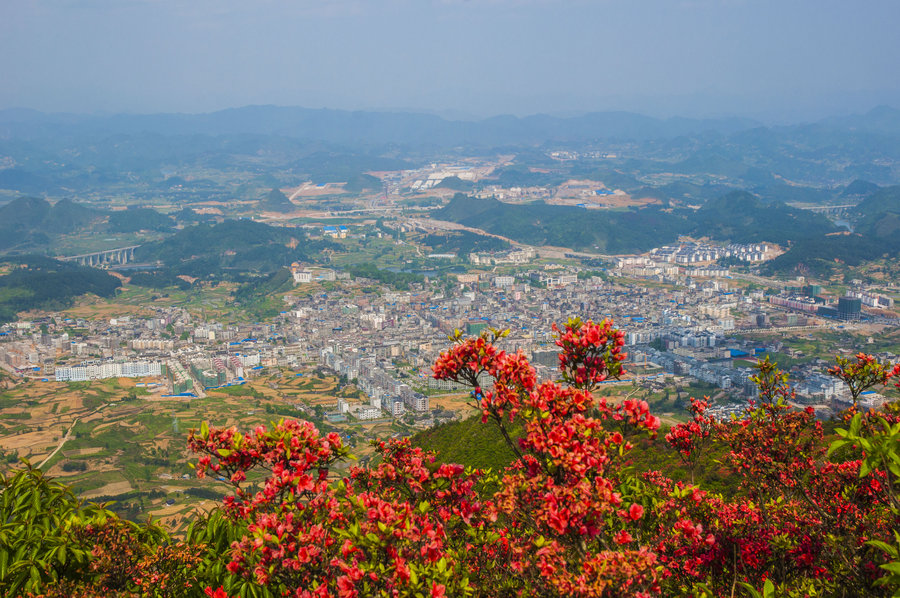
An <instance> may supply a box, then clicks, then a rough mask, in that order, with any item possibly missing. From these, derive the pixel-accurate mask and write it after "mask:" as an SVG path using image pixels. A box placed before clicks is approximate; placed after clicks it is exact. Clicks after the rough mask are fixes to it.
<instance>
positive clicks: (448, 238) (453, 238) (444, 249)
mask: <svg viewBox="0 0 900 598" xmlns="http://www.w3.org/2000/svg"><path fill="white" fill-rule="evenodd" d="M422 243H423V244H424V245H427V246H428V247H431V249H432V250H433V251H434V252H435V253H456V254H459V255H467V254H469V253H472V252H477V251H504V250H507V249H509V248H510V247H511V245H510V244H509V243H508V242H507V241H504V240H503V239H498V238H496V237H487V236H484V235H476V234H475V233H471V232H469V231H457V232H453V233H448V234H440V235H438V234H433V235H426V236H425V237H423V238H422Z"/></svg>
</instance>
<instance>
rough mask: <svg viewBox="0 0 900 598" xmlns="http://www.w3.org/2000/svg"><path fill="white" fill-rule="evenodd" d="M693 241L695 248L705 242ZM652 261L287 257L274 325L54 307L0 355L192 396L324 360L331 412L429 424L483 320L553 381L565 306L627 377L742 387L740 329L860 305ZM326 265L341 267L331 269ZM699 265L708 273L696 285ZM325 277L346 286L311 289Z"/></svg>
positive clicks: (827, 394)
mask: <svg viewBox="0 0 900 598" xmlns="http://www.w3.org/2000/svg"><path fill="white" fill-rule="evenodd" d="M698 247H699V246H698ZM698 247H695V248H694V249H697V251H706V249H703V248H699V249H698ZM750 249H753V248H750V247H749V246H748V251H749V250H750ZM658 259H659V256H657V258H652V257H634V258H622V259H621V260H620V261H619V263H617V268H616V271H611V272H609V274H613V275H614V274H615V273H616V272H617V271H618V272H619V273H621V272H623V271H628V270H629V269H636V268H643V267H650V264H661V265H662V267H666V268H673V269H674V270H673V271H672V272H671V280H672V281H673V284H672V285H667V286H665V287H662V288H661V287H659V286H657V285H651V284H646V285H645V284H643V283H641V282H637V283H635V282H629V281H627V280H625V279H623V278H621V277H617V276H611V277H610V276H606V275H605V274H604V275H603V276H597V275H594V273H592V272H588V271H585V270H582V271H580V272H579V269H578V268H577V267H574V266H565V267H562V266H559V267H554V266H553V265H548V266H544V267H540V268H538V267H533V268H530V269H529V268H528V267H520V268H518V269H517V270H516V271H515V273H514V274H513V273H509V274H506V273H497V272H482V273H475V272H470V273H465V274H458V275H456V284H455V285H448V284H447V281H443V280H441V281H430V282H428V281H426V282H423V283H413V284H412V285H411V287H410V290H409V291H395V290H389V289H387V288H381V289H379V292H371V286H372V281H366V280H355V279H348V278H347V277H346V276H344V275H343V273H338V272H335V271H334V270H326V269H318V270H314V269H312V268H310V269H304V268H303V267H301V266H300V264H295V265H294V266H293V267H292V273H293V275H294V277H295V280H297V279H298V277H301V280H299V281H298V284H310V285H313V286H310V287H309V288H308V289H307V290H308V291H309V292H305V293H303V294H300V293H298V294H297V295H298V296H292V295H288V296H286V297H285V301H286V302H285V306H284V311H283V312H282V314H281V315H280V316H278V317H276V318H275V319H274V320H272V321H270V322H266V323H252V324H251V323H247V324H226V323H222V322H216V321H213V320H209V319H206V320H203V319H198V318H197V316H195V315H192V314H190V313H189V312H187V311H185V310H184V309H181V308H176V307H166V308H159V309H157V310H156V313H155V315H154V316H152V317H146V318H136V317H131V318H127V317H126V318H114V319H111V320H71V319H69V320H66V319H63V318H62V317H60V316H57V317H56V318H50V317H48V318H44V319H42V320H35V321H33V322H18V323H13V324H7V325H4V326H3V327H0V366H2V367H4V368H5V369H7V370H8V371H15V372H19V373H23V374H27V375H42V376H48V377H49V376H55V377H56V379H57V380H67V381H77V380H90V379H95V378H101V377H108V376H141V377H144V376H146V377H151V378H157V379H159V381H160V382H161V383H162V384H164V385H165V386H166V390H167V391H168V392H170V393H172V394H182V393H197V394H201V393H202V392H203V390H204V389H206V388H209V387H214V386H221V385H223V384H229V383H233V382H235V381H240V380H242V379H247V378H250V377H252V376H254V375H255V374H258V373H259V372H260V371H264V369H265V368H269V367H287V368H295V367H300V366H310V365H318V366H320V367H322V366H324V367H326V368H329V369H331V370H333V371H334V372H336V373H338V374H339V375H341V376H345V377H346V379H347V380H355V383H356V385H357V387H358V388H359V389H360V390H361V391H362V392H363V393H364V395H365V396H364V397H361V398H358V399H351V398H344V399H341V402H340V404H339V405H338V406H337V413H336V416H343V417H353V418H356V419H358V420H364V421H373V420H380V419H382V418H396V417H401V416H403V417H411V418H413V420H414V421H416V422H428V421H433V419H432V417H433V413H434V412H433V411H432V410H431V401H430V399H429V396H430V395H432V394H434V393H438V392H452V391H455V390H459V388H458V386H457V385H455V384H453V383H449V382H446V381H437V380H434V379H433V378H432V376H431V375H430V374H431V373H430V366H431V365H432V364H433V363H434V361H435V360H436V358H437V357H438V355H439V353H440V352H441V351H442V350H445V349H446V348H447V346H448V340H447V335H448V334H449V333H452V332H453V331H454V330H455V329H461V330H464V331H465V332H466V333H467V334H478V333H480V332H481V331H483V330H484V329H485V328H486V327H494V328H501V329H508V330H509V331H510V333H509V335H508V336H507V337H505V338H504V339H502V341H500V348H501V349H504V350H507V351H518V350H521V351H523V352H524V353H525V354H526V355H527V356H529V357H530V358H531V359H532V361H533V364H534V365H535V368H536V369H537V372H538V376H539V378H542V379H550V378H555V377H556V376H557V373H556V364H557V361H556V355H555V354H556V349H557V348H556V345H555V336H554V332H553V330H552V329H551V325H552V324H553V323H554V322H556V323H562V322H565V321H566V320H567V319H568V318H570V317H573V316H578V317H581V318H582V319H593V320H595V321H598V320H601V319H603V318H612V319H613V320H614V322H615V324H616V325H617V326H618V327H620V328H622V329H624V330H625V332H626V343H627V346H628V352H629V353H630V354H631V358H630V359H631V363H632V364H634V365H637V366H639V367H638V368H637V370H636V373H635V374H634V381H635V382H636V383H639V384H648V385H649V384H656V383H657V382H658V381H659V380H660V376H662V377H663V378H662V379H665V376H684V377H689V378H693V379H696V380H700V381H703V382H706V383H708V384H712V385H715V386H717V387H718V388H720V389H723V390H725V391H727V392H729V393H735V394H742V393H752V392H753V389H752V383H750V382H749V379H750V376H751V375H752V374H753V373H754V372H753V370H752V369H751V368H749V367H746V366H747V363H746V360H745V358H753V357H755V356H758V355H761V354H764V353H766V352H772V351H779V350H783V349H784V348H783V347H780V346H775V344H773V343H762V344H758V343H757V344H754V343H753V341H748V340H743V338H746V336H744V335H743V333H747V334H752V333H754V332H755V331H758V330H759V329H769V327H771V326H788V327H791V326H805V327H807V328H809V329H810V330H813V329H814V328H815V327H824V328H828V327H833V326H837V325H838V324H837V323H830V322H829V321H828V319H827V318H822V317H820V316H823V315H825V316H828V315H831V312H830V311H829V310H834V315H835V317H837V318H839V319H842V320H848V321H850V320H854V319H856V318H858V317H859V315H860V314H861V305H862V301H863V298H862V297H859V296H852V295H850V296H846V297H840V298H838V300H837V301H836V302H833V303H831V304H829V303H828V302H827V301H824V300H821V301H820V300H819V299H821V296H822V290H821V289H820V288H818V287H809V288H807V289H801V290H796V291H791V292H785V293H783V294H781V295H774V296H768V295H765V294H764V293H763V292H761V291H747V290H740V289H734V288H730V287H729V286H728V285H727V284H725V283H722V282H721V281H717V280H715V277H716V276H717V275H718V274H721V273H720V272H719V271H718V270H717V269H716V268H715V267H713V266H703V265H699V266H697V267H696V268H693V269H692V268H685V267H683V266H680V265H678V263H677V262H676V263H673V262H669V261H665V260H662V261H657V260H658ZM653 267H656V266H653ZM328 272H330V273H332V274H333V275H334V278H331V277H326V274H327V273H328ZM304 273H308V274H309V277H308V278H307V277H306V276H305V275H304ZM314 274H315V275H314ZM579 274H580V275H579ZM704 277H708V278H709V279H708V280H702V281H701V280H700V279H701V278H704ZM342 278H343V280H341V279H342ZM324 280H341V284H338V285H319V286H315V284H316V282H318V281H324ZM364 288H366V289H367V292H365V293H364V292H363V289H364ZM856 292H859V293H864V291H862V290H859V289H858V290H857V291H856ZM817 298H818V299H817ZM823 310H824V311H823ZM842 325H843V324H842ZM883 357H884V358H895V357H896V356H893V357H892V356H889V355H885V356H883ZM34 368H40V370H39V371H40V374H35V370H34ZM797 373H798V374H799V375H800V376H799V378H798V383H799V384H800V386H799V388H800V389H801V390H802V392H801V393H800V394H801V395H802V397H804V398H803V400H804V401H809V402H813V403H816V404H819V403H823V404H834V402H835V401H840V400H843V399H842V396H843V395H842V394H841V389H840V388H839V387H836V386H835V385H834V384H833V383H831V382H830V381H829V380H828V379H826V378H822V377H817V376H814V375H812V374H808V375H807V372H802V371H801V372H797ZM483 382H484V385H485V386H489V384H490V380H484V381H483ZM872 400H876V399H875V398H873V399H872Z"/></svg>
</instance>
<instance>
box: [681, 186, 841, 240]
mask: <svg viewBox="0 0 900 598" xmlns="http://www.w3.org/2000/svg"><path fill="white" fill-rule="evenodd" d="M691 222H692V224H693V227H692V230H691V234H692V235H693V236H697V237H710V238H712V239H720V240H728V241H733V242H735V243H753V242H759V241H771V242H772V243H778V244H781V245H783V244H786V243H790V242H794V241H797V240H799V239H807V238H813V237H821V236H822V235H825V234H828V233H832V232H834V231H836V230H837V227H836V226H835V225H834V224H833V223H832V222H831V221H830V220H828V218H826V217H825V216H823V215H822V214H817V213H815V212H810V211H808V210H799V209H796V208H791V207H789V206H787V205H785V204H783V203H781V202H772V203H763V202H762V201H760V200H759V199H758V198H756V197H754V196H753V195H751V194H750V193H747V192H745V191H733V192H731V193H728V194H727V195H724V196H722V197H719V198H718V199H714V200H710V201H708V202H707V203H706V204H704V205H703V207H701V208H700V209H699V210H697V213H696V214H695V215H694V216H693V217H691Z"/></svg>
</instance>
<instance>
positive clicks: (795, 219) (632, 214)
mask: <svg viewBox="0 0 900 598" xmlns="http://www.w3.org/2000/svg"><path fill="white" fill-rule="evenodd" d="M434 217H435V218H438V219H442V220H449V221H452V222H458V223H460V224H465V225H467V226H472V227H477V228H481V229H483V230H485V231H487V232H489V233H493V234H497V235H502V236H504V237H509V238H511V239H513V240H515V241H520V242H522V243H528V244H529V245H553V246H559V247H570V248H573V249H592V248H593V249H597V250H599V251H603V252H608V253H630V252H641V251H647V250H648V249H651V248H653V247H658V246H660V245H664V244H666V243H671V242H673V241H675V240H676V239H677V238H678V236H679V235H691V236H695V237H709V238H712V239H716V240H720V241H733V242H741V243H747V242H762V241H769V242H773V243H779V244H786V243H790V242H794V241H797V240H799V239H806V238H816V237H820V236H822V235H825V234H827V233H830V232H833V231H835V230H837V228H836V227H835V226H834V225H833V224H832V223H831V222H829V221H828V219H827V218H825V217H824V216H822V215H820V214H815V213H811V212H808V211H803V210H798V209H795V208H791V207H788V206H786V205H785V204H783V203H764V202H762V201H760V200H759V199H758V198H756V197H754V196H753V195H751V194H749V193H745V192H733V193H729V194H727V195H725V196H723V197H720V198H718V199H715V200H711V201H710V202H707V204H705V205H704V206H703V207H701V208H700V209H699V210H696V211H694V210H689V209H682V210H665V209H662V208H658V207H655V206H648V207H643V208H636V209H631V210H628V211H625V212H615V211H602V210H586V209H583V208H576V207H569V206H556V205H548V204H545V203H543V202H538V203H533V204H525V205H511V204H506V203H503V202H500V201H498V200H496V199H476V198H473V197H469V196H466V195H463V194H460V193H458V194H456V195H455V196H454V197H453V199H452V200H451V201H450V203H449V204H447V205H446V206H445V207H444V208H442V209H440V210H437V211H436V212H435V213H434Z"/></svg>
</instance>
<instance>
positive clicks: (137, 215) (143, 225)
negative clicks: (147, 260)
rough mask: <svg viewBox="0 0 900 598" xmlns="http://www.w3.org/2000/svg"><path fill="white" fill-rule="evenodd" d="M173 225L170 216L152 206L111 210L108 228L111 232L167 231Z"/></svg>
mask: <svg viewBox="0 0 900 598" xmlns="http://www.w3.org/2000/svg"><path fill="white" fill-rule="evenodd" d="M174 226H175V220H174V219H173V218H172V217H171V216H166V215H165V214H160V213H159V212H157V211H156V210H154V209H152V208H134V207H129V208H128V209H127V210H121V211H116V212H111V213H110V214H109V222H108V228H109V230H110V231H112V232H117V233H131V232H137V231H141V230H155V231H169V230H171V229H172V228H173V227H174Z"/></svg>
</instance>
